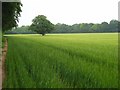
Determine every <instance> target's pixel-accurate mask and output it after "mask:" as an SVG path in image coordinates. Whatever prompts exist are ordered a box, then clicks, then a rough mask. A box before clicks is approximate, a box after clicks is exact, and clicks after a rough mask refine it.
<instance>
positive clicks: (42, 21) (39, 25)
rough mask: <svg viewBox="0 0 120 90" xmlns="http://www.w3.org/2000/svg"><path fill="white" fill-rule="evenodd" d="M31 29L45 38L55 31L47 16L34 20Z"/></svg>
mask: <svg viewBox="0 0 120 90" xmlns="http://www.w3.org/2000/svg"><path fill="white" fill-rule="evenodd" d="M29 29H30V30H33V31H35V32H37V33H39V34H42V36H44V35H45V33H49V32H51V31H52V30H53V29H54V25H53V24H52V23H51V22H50V21H49V20H47V17H46V16H44V15H38V16H37V17H35V18H34V19H33V20H32V24H31V26H30V27H29Z"/></svg>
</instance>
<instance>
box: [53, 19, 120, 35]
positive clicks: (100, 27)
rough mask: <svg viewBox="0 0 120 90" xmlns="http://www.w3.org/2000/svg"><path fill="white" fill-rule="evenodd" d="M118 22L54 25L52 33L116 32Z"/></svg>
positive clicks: (119, 23)
mask: <svg viewBox="0 0 120 90" xmlns="http://www.w3.org/2000/svg"><path fill="white" fill-rule="evenodd" d="M119 25H120V22H119V21H117V20H111V21H110V22H109V23H107V22H102V23H101V24H94V23H80V24H73V25H67V24H60V23H58V24H56V25H55V30H54V31H52V32H53V33H97V32H118V26H119Z"/></svg>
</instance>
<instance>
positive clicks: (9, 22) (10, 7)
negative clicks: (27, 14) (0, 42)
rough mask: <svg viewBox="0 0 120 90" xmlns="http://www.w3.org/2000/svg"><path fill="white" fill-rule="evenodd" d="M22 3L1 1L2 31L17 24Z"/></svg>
mask: <svg viewBox="0 0 120 90" xmlns="http://www.w3.org/2000/svg"><path fill="white" fill-rule="evenodd" d="M21 6H22V3H21V2H3V3H2V31H3V32H5V31H7V30H10V29H12V28H13V27H17V26H18V24H17V23H18V22H19V19H18V18H19V17H20V12H22V10H21Z"/></svg>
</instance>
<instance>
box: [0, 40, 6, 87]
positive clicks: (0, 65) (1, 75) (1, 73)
mask: <svg viewBox="0 0 120 90" xmlns="http://www.w3.org/2000/svg"><path fill="white" fill-rule="evenodd" d="M7 48H8V43H7V39H6V41H5V46H4V48H3V49H2V57H1V58H0V59H1V60H0V89H2V84H3V81H4V79H5V59H6V54H7Z"/></svg>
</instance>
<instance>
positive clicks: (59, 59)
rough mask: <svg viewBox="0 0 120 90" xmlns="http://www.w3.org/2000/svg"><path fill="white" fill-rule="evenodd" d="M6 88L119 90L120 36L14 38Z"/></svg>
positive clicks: (35, 36) (10, 42) (10, 52)
mask: <svg viewBox="0 0 120 90" xmlns="http://www.w3.org/2000/svg"><path fill="white" fill-rule="evenodd" d="M7 38H8V52H7V59H6V63H5V66H6V79H5V82H4V88H31V87H32V88H117V87H118V36H117V33H112V34H110V33H106V34H104V33H103V34H100V33H99V34H97V33H94V34H61V35H57V34H48V35H46V36H40V35H11V36H9V35H8V36H7Z"/></svg>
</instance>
